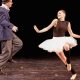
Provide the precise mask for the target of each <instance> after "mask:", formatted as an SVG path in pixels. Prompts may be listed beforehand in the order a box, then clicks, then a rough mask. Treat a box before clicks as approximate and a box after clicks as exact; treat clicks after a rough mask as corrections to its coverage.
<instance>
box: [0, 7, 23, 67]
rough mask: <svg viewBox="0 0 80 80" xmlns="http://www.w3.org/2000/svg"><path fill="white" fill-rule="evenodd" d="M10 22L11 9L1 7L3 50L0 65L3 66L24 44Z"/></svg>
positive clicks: (0, 25)
mask: <svg viewBox="0 0 80 80" xmlns="http://www.w3.org/2000/svg"><path fill="white" fill-rule="evenodd" d="M13 26H14V25H13V24H12V23H10V16H9V10H7V9H6V8H4V7H0V42H1V49H2V52H1V54H0V67H1V66H3V65H4V64H5V63H6V62H7V61H8V60H9V59H10V58H12V56H13V55H14V54H15V53H17V52H18V51H19V50H20V49H21V48H22V45H23V42H22V40H21V39H19V37H17V36H16V35H15V34H14V33H13V31H12V27H13Z"/></svg>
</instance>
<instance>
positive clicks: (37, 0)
mask: <svg viewBox="0 0 80 80" xmlns="http://www.w3.org/2000/svg"><path fill="white" fill-rule="evenodd" d="M13 2H14V4H13V7H12V8H11V12H10V15H11V22H12V23H14V24H15V25H16V26H18V27H19V31H18V32H17V33H16V34H17V35H18V36H19V37H20V38H21V39H22V40H23V43H24V46H23V48H22V50H21V51H19V53H17V54H16V56H17V57H22V56H23V57H38V56H54V55H55V54H54V53H52V54H50V53H48V52H47V51H44V50H42V49H40V48H38V44H40V43H41V42H42V41H44V40H45V39H48V38H52V36H53V30H52V29H51V30H49V31H48V32H46V33H42V34H37V33H36V32H35V31H34V29H33V25H34V24H36V25H37V26H38V28H39V29H42V28H43V27H45V26H47V25H49V24H50V22H51V21H52V20H53V19H54V18H56V13H57V11H58V10H59V9H65V10H66V12H67V17H66V20H69V21H70V22H71V24H72V30H73V32H74V33H76V34H80V8H79V5H80V2H79V0H44V1H43V0H31V1H30V0H13ZM77 41H78V44H79V45H78V46H77V47H75V48H73V49H72V50H71V55H73V56H75V55H76V56H79V55H80V39H77Z"/></svg>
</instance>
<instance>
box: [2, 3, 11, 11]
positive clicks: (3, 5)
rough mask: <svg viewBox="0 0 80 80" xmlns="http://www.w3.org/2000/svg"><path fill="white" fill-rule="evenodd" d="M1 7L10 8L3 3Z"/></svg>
mask: <svg viewBox="0 0 80 80" xmlns="http://www.w3.org/2000/svg"><path fill="white" fill-rule="evenodd" d="M1 7H3V8H5V9H7V10H10V9H9V8H8V6H6V5H5V4H2V5H1Z"/></svg>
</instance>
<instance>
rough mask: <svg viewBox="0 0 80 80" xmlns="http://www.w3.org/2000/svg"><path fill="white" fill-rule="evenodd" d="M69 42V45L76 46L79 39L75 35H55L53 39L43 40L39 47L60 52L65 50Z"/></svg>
mask: <svg viewBox="0 0 80 80" xmlns="http://www.w3.org/2000/svg"><path fill="white" fill-rule="evenodd" d="M66 43H68V44H69V47H70V48H72V47H75V46H76V45H77V40H76V39H74V38H73V37H53V38H52V39H47V40H45V41H43V42H42V43H41V44H40V45H39V48H41V49H43V50H47V51H48V52H56V53H57V52H60V51H63V47H64V45H65V44H66Z"/></svg>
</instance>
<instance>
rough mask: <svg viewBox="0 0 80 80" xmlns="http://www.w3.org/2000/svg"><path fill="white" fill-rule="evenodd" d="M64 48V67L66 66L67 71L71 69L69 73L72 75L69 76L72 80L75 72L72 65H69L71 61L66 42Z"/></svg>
mask: <svg viewBox="0 0 80 80" xmlns="http://www.w3.org/2000/svg"><path fill="white" fill-rule="evenodd" d="M64 49H65V51H64V52H65V55H66V58H67V65H66V67H67V69H68V70H69V71H71V73H72V76H71V78H70V79H71V80H74V79H75V78H76V76H77V75H76V72H75V70H74V69H73V67H71V61H70V48H69V45H68V44H66V45H65V46H64Z"/></svg>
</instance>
